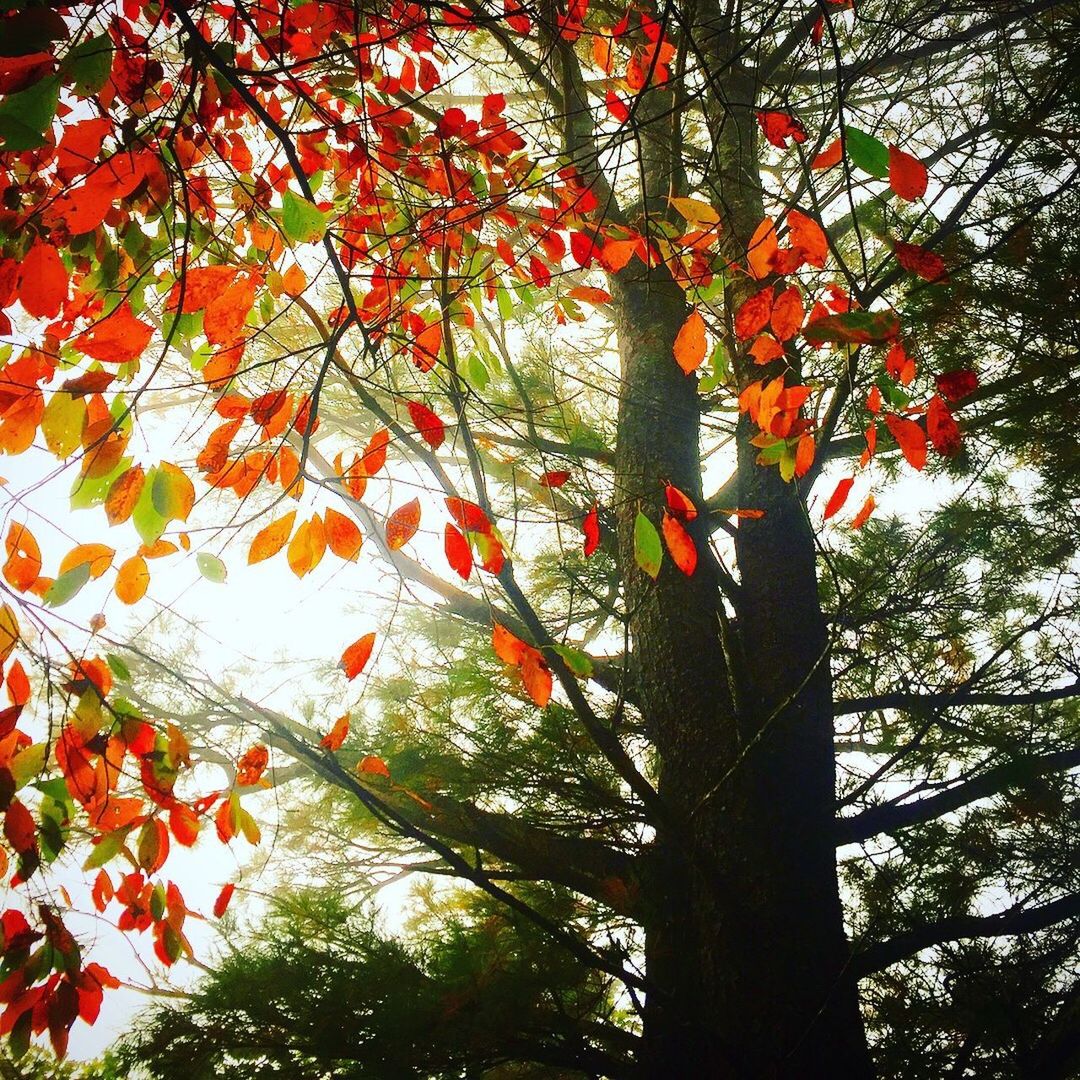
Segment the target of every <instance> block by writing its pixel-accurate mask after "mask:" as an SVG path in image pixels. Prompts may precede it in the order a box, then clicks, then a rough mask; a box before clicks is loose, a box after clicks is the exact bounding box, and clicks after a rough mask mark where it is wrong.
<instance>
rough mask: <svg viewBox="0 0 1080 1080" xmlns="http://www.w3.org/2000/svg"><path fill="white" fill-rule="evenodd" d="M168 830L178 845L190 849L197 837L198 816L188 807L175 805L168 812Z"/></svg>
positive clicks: (179, 804)
mask: <svg viewBox="0 0 1080 1080" xmlns="http://www.w3.org/2000/svg"><path fill="white" fill-rule="evenodd" d="M169 828H170V829H172V834H173V836H175V837H176V842H177V843H178V844H183V845H184V847H191V845H192V844H194V843H195V840H196V839H197V837H198V835H199V815H198V814H196V813H195V811H194V810H192V809H191V807H190V806H185V805H184V804H183V803H176V805H175V806H173V807H172V808H171V809H170V810H169Z"/></svg>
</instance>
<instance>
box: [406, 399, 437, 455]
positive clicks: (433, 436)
mask: <svg viewBox="0 0 1080 1080" xmlns="http://www.w3.org/2000/svg"><path fill="white" fill-rule="evenodd" d="M408 405H409V415H410V416H411V417H412V421H413V424H415V425H416V430H417V433H418V434H419V435H420V437H421V438H422V439H423V440H424V442H426V443H427V444H428V445H429V446H430V447H431V448H432V449H433V450H438V449H439V447H440V446H442V444H443V441H444V440H445V438H446V425H445V424H444V423H443V422H442V421H441V420H440V419H439V417H438V416H436V414H435V413H433V412H432V411H431V410H430V409H429V408H428V407H427V406H426V405H421V404H420V402H419V401H410V402H409V403H408Z"/></svg>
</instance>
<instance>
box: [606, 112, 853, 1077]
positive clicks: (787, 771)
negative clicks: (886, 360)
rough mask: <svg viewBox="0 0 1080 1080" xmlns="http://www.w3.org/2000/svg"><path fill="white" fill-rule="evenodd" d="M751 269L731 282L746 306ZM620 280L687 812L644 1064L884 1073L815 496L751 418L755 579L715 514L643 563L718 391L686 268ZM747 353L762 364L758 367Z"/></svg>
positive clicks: (665, 719) (634, 425) (656, 682)
mask: <svg viewBox="0 0 1080 1080" xmlns="http://www.w3.org/2000/svg"><path fill="white" fill-rule="evenodd" d="M742 100H743V102H744V103H745V101H747V100H748V99H747V98H745V97H744V98H743V99H742ZM749 100H752V98H751V99H749ZM741 112H742V114H743V115H742V117H741V118H740V120H741V121H742V122H741V123H735V124H733V123H732V121H731V118H730V115H729V117H728V120H727V123H728V124H729V128H730V134H729V135H728V139H730V140H731V142H732V146H731V147H730V149H731V153H730V155H729V156H728V158H727V160H722V161H720V162H718V168H719V170H720V172H719V173H718V176H719V182H720V184H721V186H722V185H723V180H724V177H723V172H724V170H726V171H727V176H728V180H729V183H728V186H727V189H726V191H725V192H724V195H725V196H726V197H725V198H724V200H723V206H724V208H725V210H726V217H727V221H726V223H725V224H726V228H727V235H728V238H729V241H730V242H731V244H732V250H733V251H734V250H739V249H740V245H741V253H742V257H743V258H745V250H746V248H745V244H746V241H747V240H748V238H749V235H750V234H751V233H752V232H753V229H754V228H755V227H756V226H757V224H758V222H759V221H760V220H761V217H762V213H761V195H760V189H758V188H756V187H752V185H751V184H750V183H749V182H748V177H753V178H754V183H755V184H756V170H755V169H754V168H753V166H754V165H755V153H754V146H753V138H754V135H753V132H752V131H750V130H748V128H747V126H746V125H747V123H748V124H749V125H750V126H751V127H752V125H753V118H752V113H751V112H750V111H749V110H748V109H746V107H745V104H744V105H743V108H742V110H741ZM747 140H749V142H748V141H747ZM720 145H721V146H722V145H723V140H721V141H720ZM646 196H647V197H648V192H647V193H646ZM717 205H721V204H720V203H719V202H718V204H717ZM751 284H752V285H753V283H751ZM755 287H756V286H755ZM745 289H746V286H745V285H736V286H734V287H733V288H732V290H731V291H730V292H731V295H729V296H728V298H727V302H728V305H729V308H731V307H733V306H734V304H736V303H737V302H739V299H740V295H739V294H740V293H741V292H744V291H745ZM612 293H613V303H614V308H615V312H616V321H617V330H618V340H619V350H620V360H621V375H622V380H623V382H622V391H621V398H620V403H619V429H618V442H617V450H616V491H615V496H616V515H617V523H618V540H619V555H620V559H621V561H622V564H623V566H624V568H625V569H624V577H625V581H626V603H627V607H628V610H629V612H630V630H631V635H632V638H633V646H634V648H633V652H634V658H635V664H636V670H635V678H636V681H637V685H638V687H639V693H640V702H641V709H642V713H643V718H644V721H645V724H646V727H647V729H648V731H649V733H650V736H651V738H652V740H653V742H654V745H655V747H656V752H657V758H658V760H657V772H658V778H659V779H658V783H659V790H660V794H661V797H662V799H663V801H664V803H665V804H666V807H667V810H668V813H669V816H670V821H669V822H668V823H667V824H665V825H662V826H661V827H660V828H659V829H658V832H657V837H656V842H655V845H654V858H653V860H652V861H651V863H650V868H649V870H648V872H647V875H646V882H647V885H646V892H647V900H646V908H647V915H646V963H647V977H648V980H649V982H650V984H651V986H652V987H653V989H652V990H651V992H650V993H649V995H648V1000H647V1003H646V1009H645V1033H644V1035H645V1038H644V1042H645V1046H646V1051H645V1061H644V1070H643V1071H644V1075H645V1076H648V1077H654V1076H655V1077H672V1076H679V1077H682V1076H686V1077H698V1076H710V1077H713V1076H715V1077H732V1078H739V1080H753V1078H759V1077H760V1078H767V1077H770V1078H771V1077H777V1078H779V1077H791V1078H796V1077H798V1078H800V1080H805V1078H808V1077H816V1076H829V1077H833V1076H835V1077H844V1078H845V1080H852V1078H860V1077H869V1076H871V1075H872V1070H871V1066H870V1063H869V1056H868V1053H867V1049H866V1043H865V1038H864V1035H863V1030H862V1023H861V1019H860V1016H859V1012H858V1005H857V998H856V992H855V986H854V985H853V983H852V982H851V980H850V979H848V978H846V976H845V965H846V963H847V958H848V954H849V950H848V945H847V941H846V938H845V935H844V929H843V920H842V910H841V905H840V898H839V891H838V883H837V876H836V860H835V849H834V845H833V818H834V812H835V790H834V783H835V776H834V758H833V750H832V708H831V705H832V701H831V693H832V690H831V680H830V674H829V661H828V648H827V633H826V626H825V622H824V619H823V616H822V612H821V608H820V605H819V602H818V595H817V578H816V570H815V560H814V546H813V536H812V533H811V529H810V526H809V523H808V521H807V518H806V513H805V508H804V506H803V503H802V500H801V497H800V495H799V492H798V491H797V489H796V488H795V486H794V485H793V484H785V483H784V482H783V481H782V480H781V479H780V477H779V475H778V471H777V469H776V468H775V467H771V468H765V467H763V466H760V465H758V464H757V463H756V461H755V458H756V455H757V450H756V449H755V448H754V447H753V446H751V445H750V444H749V439H750V438H751V437H752V435H753V431H751V430H750V429H749V427H748V426H747V425H745V424H743V425H740V429H739V436H738V469H739V499H740V505H742V506H744V507H753V508H758V509H762V510H764V511H765V516H764V517H763V518H762V519H760V520H757V521H744V522H742V523H741V527H740V528H739V531H738V540H737V543H736V553H737V559H738V571H739V577H740V580H741V584H742V591H743V594H744V595H745V597H746V601H745V603H740V604H737V605H736V618H735V620H734V622H733V623H732V624H731V625H728V623H727V618H726V617H725V615H724V612H723V607H722V603H721V599H720V592H719V589H718V579H717V567H716V564H715V562H714V560H713V558H712V556H711V554H710V551H709V547H708V528H707V523H706V522H705V521H704V520H703V517H702V516H700V515H699V518H698V520H697V521H695V522H694V523H693V524H692V526H691V533H692V535H693V536H694V539H695V541H696V543H697V547H698V553H699V567H698V570H697V572H696V573H695V574H694V575H693V576H692V577H689V578H688V577H686V576H685V575H683V574H682V573H681V572H680V571H679V570H678V569H677V568H676V567H675V566H674V565H673V563H672V562H671V560H670V559H665V561H664V564H663V567H662V569H661V572H660V576H659V578H658V580H657V581H656V582H655V583H654V582H653V581H652V580H651V579H650V578H649V577H648V576H647V575H646V574H644V573H643V572H642V571H641V570H640V569H639V568H638V567H637V566H636V565H635V560H634V520H635V518H636V515H637V513H638V511H639V510H640V511H643V512H644V513H645V514H646V515H647V516H648V517H649V518H650V520H651V521H652V522H653V523H654V524H655V525H657V527H659V525H660V519H661V508H662V506H663V487H664V484H665V483H666V482H668V481H670V482H671V483H673V484H675V485H676V486H677V487H679V488H681V489H682V490H683V491H684V492H685V493H686V494H688V495H690V496H691V497H692V498H693V499H695V501H697V502H698V503H699V505H700V503H701V494H702V493H701V469H700V457H699V421H700V404H699V398H698V393H697V386H696V383H697V380H696V378H694V377H692V376H691V377H688V376H686V375H684V374H683V373H682V371H681V370H680V369H679V368H678V366H677V365H676V364H675V362H674V360H673V354H672V347H673V342H674V339H675V336H676V334H677V333H678V331H679V329H680V327H681V326H682V323H683V321H684V320H685V318H686V314H687V311H688V308H687V305H686V301H685V298H684V296H683V293H682V289H681V288H680V287H679V286H678V285H677V284H676V283H675V282H674V281H673V280H672V279H671V277H670V275H669V274H668V273H667V271H666V270H665V269H664V268H663V267H659V268H656V267H654V268H652V269H647V268H645V267H644V265H643V264H641V263H640V262H635V263H633V264H631V266H630V267H628V268H627V270H625V271H623V272H622V273H621V274H619V275H618V276H617V277H616V278H615V279H614V280H613V282H612ZM737 370H738V368H737ZM741 374H742V377H743V379H742V381H743V382H745V381H751V380H752V379H753V378H758V377H760V375H761V372H760V370H758V371H757V372H756V373H753V369H752V368H751V369H750V371H747V372H742V373H741ZM773 374H775V373H773ZM740 385H742V382H741V383H740Z"/></svg>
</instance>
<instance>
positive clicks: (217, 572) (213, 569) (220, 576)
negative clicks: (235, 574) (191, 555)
mask: <svg viewBox="0 0 1080 1080" xmlns="http://www.w3.org/2000/svg"><path fill="white" fill-rule="evenodd" d="M195 565H196V566H198V568H199V573H200V574H202V576H203V577H204V578H206V580H207V581H212V582H213V583H214V584H215V585H220V584H221V583H222V582H223V581H224V580H225V578H226V577H227V576H228V573H229V572H228V570H227V569H226V568H225V564H224V563H223V562H222V561H221V560H220V559H219V558H218V557H217V556H216V555H211V554H210V553H209V552H206V551H200V552H199V554H198V555H196V556H195Z"/></svg>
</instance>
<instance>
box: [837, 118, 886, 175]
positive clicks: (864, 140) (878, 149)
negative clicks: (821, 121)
mask: <svg viewBox="0 0 1080 1080" xmlns="http://www.w3.org/2000/svg"><path fill="white" fill-rule="evenodd" d="M844 149H845V150H847V154H848V157H849V158H851V164H852V165H855V166H856V167H857V168H860V169H862V170H863V171H864V172H868V173H869V174H870V175H871V176H880V177H882V178H884V177H886V176H888V175H889V148H888V147H887V146H886V145H885V144H884V143H883V142H882V141H881V140H880V139H875V138H874V136H873V135H867V134H866V132H865V131H860V130H859V129H858V128H854V127H847V128H844Z"/></svg>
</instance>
